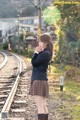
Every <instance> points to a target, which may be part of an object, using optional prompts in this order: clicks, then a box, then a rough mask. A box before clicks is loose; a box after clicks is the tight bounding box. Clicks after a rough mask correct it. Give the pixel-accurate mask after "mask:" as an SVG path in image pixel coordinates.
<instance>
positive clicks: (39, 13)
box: [38, 0, 42, 36]
mask: <svg viewBox="0 0 80 120" xmlns="http://www.w3.org/2000/svg"><path fill="white" fill-rule="evenodd" d="M38 2H39V7H38V17H39V25H38V36H40V35H41V33H42V25H41V23H42V20H41V0H39V1H38Z"/></svg>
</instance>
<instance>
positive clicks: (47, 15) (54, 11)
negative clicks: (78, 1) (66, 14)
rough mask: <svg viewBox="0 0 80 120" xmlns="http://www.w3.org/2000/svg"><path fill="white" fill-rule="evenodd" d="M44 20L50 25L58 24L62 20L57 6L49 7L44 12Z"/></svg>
mask: <svg viewBox="0 0 80 120" xmlns="http://www.w3.org/2000/svg"><path fill="white" fill-rule="evenodd" d="M43 17H44V20H45V21H46V22H47V23H48V24H50V25H53V24H56V23H57V22H58V21H59V20H60V19H61V13H60V11H59V10H58V8H57V7H56V6H49V7H47V8H46V9H45V10H44V12H43Z"/></svg>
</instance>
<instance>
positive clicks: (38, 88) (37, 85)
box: [29, 80, 49, 98]
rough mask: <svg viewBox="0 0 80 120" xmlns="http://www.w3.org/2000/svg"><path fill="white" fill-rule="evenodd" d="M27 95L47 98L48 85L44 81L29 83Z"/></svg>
mask: <svg viewBox="0 0 80 120" xmlns="http://www.w3.org/2000/svg"><path fill="white" fill-rule="evenodd" d="M29 95H32V96H35V95H38V96H43V97H46V98H48V96H49V85H48V82H47V81H46V80H34V81H31V85H30V90H29Z"/></svg>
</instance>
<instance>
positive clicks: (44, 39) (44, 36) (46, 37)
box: [38, 33, 53, 60]
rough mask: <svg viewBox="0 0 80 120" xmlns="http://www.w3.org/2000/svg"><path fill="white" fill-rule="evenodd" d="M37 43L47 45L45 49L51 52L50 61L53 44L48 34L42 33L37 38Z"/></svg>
mask: <svg viewBox="0 0 80 120" xmlns="http://www.w3.org/2000/svg"><path fill="white" fill-rule="evenodd" d="M38 41H41V42H45V43H47V48H48V49H49V50H50V52H51V60H52V56H53V43H52V38H51V36H50V35H49V34H47V33H44V34H42V35H41V36H40V37H39V38H38Z"/></svg>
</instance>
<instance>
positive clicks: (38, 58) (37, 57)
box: [31, 52, 50, 67]
mask: <svg viewBox="0 0 80 120" xmlns="http://www.w3.org/2000/svg"><path fill="white" fill-rule="evenodd" d="M49 60H50V53H49V52H42V53H40V54H37V53H34V55H33V57H32V61H31V62H32V65H33V66H35V67H38V66H40V65H41V64H43V63H45V62H49Z"/></svg>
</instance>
